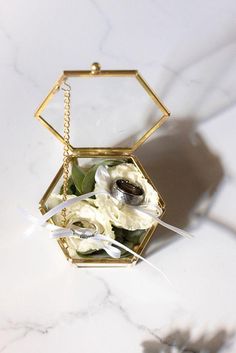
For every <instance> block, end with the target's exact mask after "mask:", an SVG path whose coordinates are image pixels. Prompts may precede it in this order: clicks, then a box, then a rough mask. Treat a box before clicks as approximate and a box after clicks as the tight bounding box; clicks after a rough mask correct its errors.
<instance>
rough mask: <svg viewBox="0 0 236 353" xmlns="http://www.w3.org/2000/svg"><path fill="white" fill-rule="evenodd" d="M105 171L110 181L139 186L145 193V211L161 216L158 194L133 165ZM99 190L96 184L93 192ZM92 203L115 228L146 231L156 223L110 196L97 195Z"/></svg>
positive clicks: (124, 165) (126, 164)
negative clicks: (127, 181) (123, 180)
mask: <svg viewBox="0 0 236 353" xmlns="http://www.w3.org/2000/svg"><path fill="white" fill-rule="evenodd" d="M107 170H108V171H109V174H110V177H111V179H112V180H115V179H118V178H121V179H127V180H129V181H130V182H131V183H134V184H138V185H141V186H142V188H143V190H144V193H145V199H144V204H145V205H147V206H146V208H145V209H146V210H149V211H154V212H156V215H157V216H160V215H161V213H162V210H161V208H160V207H159V205H158V200H159V196H158V193H157V192H156V190H155V189H154V188H153V187H152V185H151V184H150V183H149V182H148V181H147V179H146V178H145V177H144V176H143V174H142V173H141V172H140V171H139V170H138V168H137V167H136V166H135V165H134V164H132V163H123V164H119V165H118V166H114V167H110V168H108V169H107ZM103 188H104V185H103ZM99 189H100V185H98V184H97V183H96V184H95V191H98V190H99ZM94 203H95V205H96V206H97V207H98V208H99V209H100V210H102V211H103V213H105V214H106V215H107V217H109V218H110V220H111V223H112V224H114V225H115V226H116V227H120V228H125V229H128V230H136V229H147V228H150V227H151V226H152V225H153V224H156V222H157V221H156V220H154V219H153V218H151V217H149V216H148V215H145V214H141V212H137V211H135V210H134V209H132V208H131V207H130V206H128V205H126V204H124V203H122V202H120V201H118V200H116V199H114V198H113V197H111V196H110V195H105V194H104V195H102V194H100V195H97V196H96V200H94Z"/></svg>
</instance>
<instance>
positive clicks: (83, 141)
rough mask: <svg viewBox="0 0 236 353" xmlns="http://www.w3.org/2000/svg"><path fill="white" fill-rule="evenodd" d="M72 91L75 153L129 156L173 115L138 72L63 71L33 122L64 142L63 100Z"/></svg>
mask: <svg viewBox="0 0 236 353" xmlns="http://www.w3.org/2000/svg"><path fill="white" fill-rule="evenodd" d="M65 82H66V84H69V85H70V87H71V103H70V106H71V128H70V148H71V150H72V151H77V152H86V151H88V150H89V151H91V149H92V150H93V151H95V152H96V151H102V150H105V151H107V150H108V151H118V152H128V153H131V152H133V151H135V150H136V149H137V148H138V147H139V146H140V145H142V144H143V143H144V142H145V141H146V139H147V138H149V137H150V135H151V134H152V133H153V132H155V131H156V130H157V129H158V128H159V127H160V126H161V125H162V123H163V122H164V121H165V120H166V119H167V118H168V116H169V115H170V113H169V111H168V110H167V108H166V107H165V106H164V104H163V103H162V102H161V101H160V99H159V98H158V96H157V95H156V93H155V92H154V91H153V90H152V89H151V88H150V86H149V85H148V84H147V83H146V82H145V80H144V79H143V78H142V76H141V75H140V73H139V72H138V71H137V70H101V67H100V65H99V64H98V63H94V64H92V66H91V70H77V71H64V72H63V74H62V75H61V76H60V77H59V79H58V80H57V81H56V83H55V84H54V85H53V87H52V89H51V91H50V92H49V94H48V95H47V97H46V98H45V99H44V100H43V102H42V103H41V105H40V106H39V108H38V109H37V111H36V113H35V117H36V118H38V119H39V120H40V122H41V123H42V124H43V125H44V126H45V127H46V128H47V129H48V130H49V131H50V132H51V133H53V135H54V136H55V137H56V138H58V139H59V140H60V141H61V142H62V143H64V139H63V116H64V96H63V93H64V91H63V88H65Z"/></svg>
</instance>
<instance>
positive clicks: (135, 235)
mask: <svg viewBox="0 0 236 353" xmlns="http://www.w3.org/2000/svg"><path fill="white" fill-rule="evenodd" d="M145 233H146V231H145V230H144V229H137V230H133V231H131V230H127V231H126V232H125V235H124V239H125V240H127V241H130V242H132V243H133V244H134V245H139V244H140V243H141V241H142V238H143V235H144V234H145Z"/></svg>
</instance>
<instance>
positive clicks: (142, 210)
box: [135, 207, 193, 239]
mask: <svg viewBox="0 0 236 353" xmlns="http://www.w3.org/2000/svg"><path fill="white" fill-rule="evenodd" d="M135 209H136V210H137V211H139V212H142V213H145V214H146V215H148V216H150V217H152V218H154V219H155V220H156V221H157V222H158V223H159V224H161V225H162V226H163V227H165V228H168V229H170V230H172V231H173V232H175V233H177V234H179V235H181V236H182V237H184V238H188V239H191V238H193V235H192V234H190V233H188V232H186V231H185V230H183V229H180V228H178V227H175V226H172V225H171V224H169V223H166V222H164V221H162V220H161V219H160V218H159V217H158V216H157V215H156V214H154V213H152V212H150V211H146V210H144V209H142V208H141V207H136V208H135Z"/></svg>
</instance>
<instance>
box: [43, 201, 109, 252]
mask: <svg viewBox="0 0 236 353" xmlns="http://www.w3.org/2000/svg"><path fill="white" fill-rule="evenodd" d="M74 197H75V196H74V195H68V197H67V198H68V199H70V198H74ZM91 201H92V199H90V202H87V201H78V202H76V203H74V204H73V205H71V206H69V207H68V208H67V225H68V226H70V225H72V224H73V223H75V222H82V223H83V224H84V227H85V228H86V224H93V225H94V226H95V228H96V231H97V232H98V233H100V234H104V235H106V236H108V237H111V238H112V239H114V238H115V234H114V232H113V230H112V226H111V223H110V221H109V219H108V218H107V217H106V216H105V215H104V214H103V213H102V212H100V211H99V209H97V208H96V207H95V206H94V205H92V202H91ZM61 202H62V196H61V195H57V194H52V195H51V196H50V197H49V199H48V202H47V206H48V208H49V209H51V208H53V207H55V206H56V205H58V204H59V203H61ZM53 221H54V222H55V224H56V225H58V226H61V224H62V216H61V213H59V214H57V215H55V216H54V217H53ZM87 227H88V226H87ZM67 243H68V245H69V248H68V251H69V253H70V255H71V256H72V257H75V256H78V255H77V253H76V251H79V252H81V253H86V252H89V251H92V250H100V249H102V244H101V242H100V241H97V240H94V239H93V238H88V239H79V238H78V237H70V238H67Z"/></svg>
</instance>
